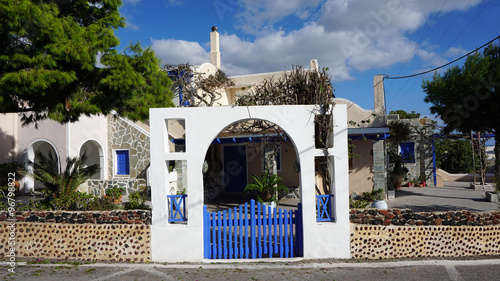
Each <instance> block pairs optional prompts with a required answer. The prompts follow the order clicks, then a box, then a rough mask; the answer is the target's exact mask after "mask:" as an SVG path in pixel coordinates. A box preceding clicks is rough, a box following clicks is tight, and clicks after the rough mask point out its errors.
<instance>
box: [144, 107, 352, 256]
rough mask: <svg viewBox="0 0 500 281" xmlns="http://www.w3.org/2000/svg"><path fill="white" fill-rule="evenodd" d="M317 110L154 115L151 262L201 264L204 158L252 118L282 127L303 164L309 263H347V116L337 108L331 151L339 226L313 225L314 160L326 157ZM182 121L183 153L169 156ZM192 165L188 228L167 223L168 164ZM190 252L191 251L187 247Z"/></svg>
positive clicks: (202, 110) (156, 112) (216, 109)
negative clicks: (319, 145) (318, 144)
mask: <svg viewBox="0 0 500 281" xmlns="http://www.w3.org/2000/svg"><path fill="white" fill-rule="evenodd" d="M319 109H320V108H319V107H318V106H313V105H291V106H252V107H238V106H235V107H206V108H203V107H198V108H159V109H150V128H151V144H150V149H151V168H150V175H151V194H152V198H151V199H152V204H153V211H152V215H153V217H152V226H151V232H152V244H151V248H152V259H153V261H156V262H180V261H190V262H199V261H202V260H203V173H202V167H203V162H204V160H205V153H206V151H207V150H208V148H209V146H210V144H211V142H212V140H213V139H214V138H216V137H217V135H218V133H219V132H220V131H222V130H223V129H224V128H225V127H227V126H228V125H230V124H232V123H234V122H238V121H241V120H247V119H262V120H267V121H270V122H272V123H275V124H276V125H278V126H279V127H281V128H282V129H283V130H284V131H285V132H286V133H287V135H288V136H290V138H291V139H292V140H293V143H294V146H295V148H296V150H297V154H298V162H299V163H300V192H301V199H302V204H303V214H302V217H303V228H304V233H303V237H304V257H305V258H349V257H350V236H349V233H350V232H349V229H350V224H349V202H348V198H349V180H348V153H347V109H346V106H345V105H337V106H335V107H334V109H333V124H334V125H333V128H332V130H333V138H334V139H333V143H334V145H333V148H329V149H328V155H329V156H331V157H329V159H331V160H330V161H332V162H331V163H332V164H333V165H331V167H332V169H333V171H331V172H332V175H333V178H334V181H333V184H332V188H333V190H332V193H333V194H334V195H335V196H334V198H333V206H334V207H333V208H334V218H335V222H327V223H321V222H316V210H315V209H316V208H315V205H316V204H315V188H314V184H315V182H314V170H315V169H314V158H315V157H318V156H324V151H323V150H321V149H316V148H315V137H314V120H315V114H317V113H319V112H320V110H319ZM169 120H183V121H184V122H185V129H186V132H185V147H184V149H183V150H182V152H171V151H170V148H169V145H168V142H169V141H170V139H169V134H168V121H169ZM172 160H183V161H185V162H186V163H187V172H186V175H185V176H186V178H187V186H188V189H187V209H188V222H187V224H170V223H168V214H169V210H168V204H167V200H166V198H167V195H168V183H169V169H168V163H169V161H172ZM186 245H190V246H189V247H188V248H186Z"/></svg>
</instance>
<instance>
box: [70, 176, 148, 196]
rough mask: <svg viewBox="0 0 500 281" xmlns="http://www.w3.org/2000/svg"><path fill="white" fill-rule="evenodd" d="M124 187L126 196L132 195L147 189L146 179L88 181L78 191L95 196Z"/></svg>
mask: <svg viewBox="0 0 500 281" xmlns="http://www.w3.org/2000/svg"><path fill="white" fill-rule="evenodd" d="M115 186H118V187H122V188H123V189H124V190H125V194H124V195H130V194H131V193H132V192H135V191H141V190H144V189H145V188H146V180H144V179H120V180H88V181H87V182H85V183H84V184H82V185H80V186H79V187H78V191H81V192H86V193H89V194H93V195H104V194H106V190H107V189H108V188H112V187H115Z"/></svg>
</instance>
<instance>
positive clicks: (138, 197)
mask: <svg viewBox="0 0 500 281" xmlns="http://www.w3.org/2000/svg"><path fill="white" fill-rule="evenodd" d="M128 200H129V201H128V202H127V203H126V204H125V209H127V210H130V209H149V206H148V205H146V203H145V202H146V194H144V193H142V192H138V191H136V192H132V193H131V194H130V195H129V196H128Z"/></svg>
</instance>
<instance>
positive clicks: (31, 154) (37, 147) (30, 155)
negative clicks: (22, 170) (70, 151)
mask: <svg viewBox="0 0 500 281" xmlns="http://www.w3.org/2000/svg"><path fill="white" fill-rule="evenodd" d="M49 151H50V152H51V153H52V155H53V156H54V157H55V158H56V159H55V160H56V162H57V163H58V169H59V171H60V170H61V160H60V159H61V158H60V156H59V151H58V150H57V148H56V146H55V145H54V143H52V142H51V141H50V140H47V139H36V140H34V141H32V142H31V143H30V144H29V145H28V148H26V160H27V161H25V162H26V168H27V169H28V170H29V171H31V172H32V171H33V170H32V167H31V165H29V164H28V163H29V162H33V163H35V162H36V161H37V159H36V154H37V153H38V152H41V153H43V154H44V155H46V156H47V155H48V153H49ZM39 188H41V185H39V184H38V183H35V181H34V180H33V179H32V178H30V177H24V192H25V193H27V192H31V191H34V190H35V189H39Z"/></svg>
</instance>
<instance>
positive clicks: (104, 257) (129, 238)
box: [0, 222, 151, 262]
mask: <svg viewBox="0 0 500 281" xmlns="http://www.w3.org/2000/svg"><path fill="white" fill-rule="evenodd" d="M12 231H14V233H15V240H14V241H15V244H14V245H15V250H16V251H15V253H16V255H15V257H16V260H22V259H29V258H36V259H52V260H86V261H114V262H118V261H120V262H129V261H134V262H148V261H151V230H150V226H149V225H144V224H131V225H124V224H61V223H29V222H17V223H15V227H14V228H12V223H10V222H1V223H0V240H1V241H2V243H0V257H3V258H5V257H6V256H7V255H9V254H10V251H11V249H10V248H11V247H12V245H9V244H8V243H7V241H11V240H9V238H10V234H11V232H12Z"/></svg>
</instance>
